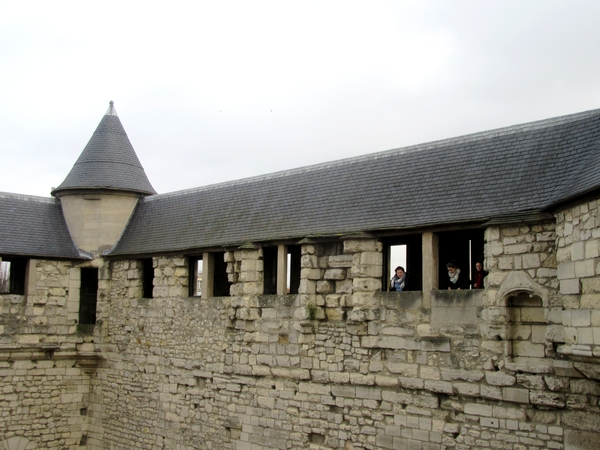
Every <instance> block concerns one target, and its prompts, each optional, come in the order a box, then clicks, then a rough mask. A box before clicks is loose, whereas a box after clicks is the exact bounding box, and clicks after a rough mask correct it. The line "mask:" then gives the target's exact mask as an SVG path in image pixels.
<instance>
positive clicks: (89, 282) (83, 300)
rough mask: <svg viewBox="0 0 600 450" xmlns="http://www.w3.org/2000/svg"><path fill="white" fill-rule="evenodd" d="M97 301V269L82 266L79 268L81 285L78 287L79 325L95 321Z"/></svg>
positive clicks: (90, 323)
mask: <svg viewBox="0 0 600 450" xmlns="http://www.w3.org/2000/svg"><path fill="white" fill-rule="evenodd" d="M97 303H98V269H97V268H95V267H84V268H82V269H81V287H80V288H79V323H80V324H81V325H94V324H95V323H96V306H97Z"/></svg>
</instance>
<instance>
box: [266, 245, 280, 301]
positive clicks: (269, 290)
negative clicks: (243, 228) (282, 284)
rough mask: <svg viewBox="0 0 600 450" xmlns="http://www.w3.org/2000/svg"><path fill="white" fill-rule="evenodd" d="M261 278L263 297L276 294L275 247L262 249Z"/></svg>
mask: <svg viewBox="0 0 600 450" xmlns="http://www.w3.org/2000/svg"><path fill="white" fill-rule="evenodd" d="M263 276H264V286H263V293H264V294H265V295H274V294H276V293H277V247H264V248H263Z"/></svg>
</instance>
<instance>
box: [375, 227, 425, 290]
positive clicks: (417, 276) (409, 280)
mask: <svg viewBox="0 0 600 450" xmlns="http://www.w3.org/2000/svg"><path fill="white" fill-rule="evenodd" d="M398 266H400V267H402V268H404V270H405V272H406V288H405V289H404V290H406V291H420V290H422V289H423V240H422V238H421V235H420V234H419V235H414V236H402V237H398V238H393V239H388V240H386V241H384V253H383V280H382V286H383V290H384V291H390V290H392V288H391V283H390V281H391V279H392V277H393V276H394V274H395V269H396V267H398Z"/></svg>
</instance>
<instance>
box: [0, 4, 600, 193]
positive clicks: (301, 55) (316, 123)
mask: <svg viewBox="0 0 600 450" xmlns="http://www.w3.org/2000/svg"><path fill="white" fill-rule="evenodd" d="M598 17H600V2H598V1H597V0H568V1H566V0H565V1H557V0H518V1H514V0H501V1H500V0H498V1H496V0H470V1H463V0H451V1H450V0H447V1H443V0H431V1H377V0H370V1H368V2H367V1H360V2H357V1H352V0H344V1H327V0H320V1H310V0H302V1H282V0H278V1H272V2H269V1H260V0H253V1H251V2H249V1H227V0H224V1H218V2H217V1H214V0H213V1H206V2H204V1H188V2H182V1H176V0H174V1H170V2H153V1H144V2H141V1H124V0H120V1H118V2H113V1H103V2H81V1H73V2H66V1H60V0H55V1H53V2H48V1H47V0H44V1H27V2H10V1H2V2H0V100H1V106H0V155H1V163H0V191H1V192H13V193H19V194H29V195H37V196H43V197H49V196H50V190H51V189H52V187H55V186H58V185H59V184H60V183H61V182H62V181H63V180H64V178H65V177H66V176H67V174H68V173H69V171H70V170H71V168H72V166H73V164H74V163H75V161H76V159H77V158H78V156H79V155H80V154H81V152H82V151H83V149H84V147H85V145H86V144H87V142H88V140H89V139H90V137H91V136H92V134H93V132H94V130H95V129H96V126H97V125H98V123H99V122H100V120H101V119H102V116H103V115H104V113H105V112H106V110H107V108H108V103H109V101H110V100H113V101H114V102H115V109H116V111H117V113H118V115H119V117H120V119H121V122H122V124H123V126H124V128H125V130H126V132H127V134H128V136H129V139H130V141H131V143H132V145H133V147H134V149H135V151H136V153H137V155H138V157H139V159H140V161H141V163H142V165H143V167H144V169H145V171H146V174H147V175H148V178H149V179H150V182H151V183H152V185H153V186H154V188H155V190H156V191H157V192H159V193H165V192H172V191H177V190H182V189H189V188H194V187H198V186H205V185H209V184H215V183H221V182H225V181H229V180H235V179H241V178H246V177H251V176H256V175H261V174H266V173H272V172H277V171H281V170H287V169H292V168H297V167H302V166H307V165H312V164H318V163H322V162H327V161H333V160H337V159H342V158H347V157H352V156H358V155H364V154H367V153H372V152H378V151H384V150H389V149H394V148H400V147H405V146H408V145H412V144H419V143H424V142H430V141H434V140H438V139H444V138H450V137H454V136H460V135H464V134H468V133H474V132H478V131H485V130H490V129H495V128H500V127H504V126H510V125H515V124H519V123H524V122H530V121H534V120H540V119H546V118H550V117H556V116H561V115H566V114H571V113H577V112H581V111H586V110H590V109H596V108H600V27H598V25H597V21H598ZM473 163H476V161H474V162H473Z"/></svg>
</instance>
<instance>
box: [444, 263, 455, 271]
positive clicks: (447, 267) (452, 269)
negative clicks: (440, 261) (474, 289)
mask: <svg viewBox="0 0 600 450" xmlns="http://www.w3.org/2000/svg"><path fill="white" fill-rule="evenodd" d="M446 269H448V272H450V273H454V272H456V269H457V267H456V264H454V263H453V262H449V263H448V264H446Z"/></svg>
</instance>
